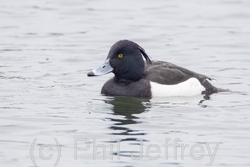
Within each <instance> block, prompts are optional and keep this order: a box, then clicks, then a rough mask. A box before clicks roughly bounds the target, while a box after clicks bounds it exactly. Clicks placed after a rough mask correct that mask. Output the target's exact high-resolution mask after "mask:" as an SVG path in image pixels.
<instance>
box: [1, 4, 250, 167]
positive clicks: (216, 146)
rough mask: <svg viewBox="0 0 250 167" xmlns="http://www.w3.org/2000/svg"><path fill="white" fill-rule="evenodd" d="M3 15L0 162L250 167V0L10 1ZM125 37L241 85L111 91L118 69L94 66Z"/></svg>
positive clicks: (156, 54) (221, 81)
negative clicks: (163, 94) (129, 94)
mask: <svg viewBox="0 0 250 167" xmlns="http://www.w3.org/2000/svg"><path fill="white" fill-rule="evenodd" d="M0 20H1V21H0V98H1V99H0V166H4V167H8V166H15V167H16V166H46V167H49V166H74V167H78V166H93V167H95V166H109V167H110V166H114V167H118V166H119V167H129V166H141V167H144V166H174V167H177V166H178V167H180V166H183V167H187V166H190V167H194V166H199V167H201V166H210V165H212V166H216V167H222V166H223V167H224V166H237V167H238V166H244V167H248V166H250V157H249V156H250V143H249V141H250V121H249V115H250V114H249V111H250V43H249V41H250V1H248V0H217V1H210V0H203V1H201V0H189V1H185V0H178V1H176V0H157V1H149V0H140V1H139V0H138V1H132V0H126V1H115V0H109V1H108V0H95V1H89V0H85V1H84V0H73V1H72V0H71V1H68V0H55V1H49V0H43V1H38V0H36V1H31V0H19V1H14V0H2V1H1V2H0ZM121 39H129V40H133V41H135V42H137V43H138V44H140V45H141V46H142V47H143V48H144V49H145V50H146V52H147V53H148V54H149V55H150V56H151V58H152V59H157V60H164V61H168V62H171V63H174V64H177V65H179V66H183V67H186V68H188V69H190V70H193V71H196V72H199V73H202V74H205V75H208V76H210V77H212V78H214V79H216V82H212V84H214V85H215V86H217V87H220V88H227V89H230V90H232V91H233V92H227V93H219V94H214V95H212V96H210V98H207V99H204V98H203V97H200V96H195V97H185V98H184V97H171V98H170V97H168V98H153V99H140V98H122V97H105V96H102V95H100V90H101V87H102V85H103V84H104V83H105V82H106V81H107V80H108V79H109V78H110V77H112V76H113V74H108V75H105V76H101V77H94V78H89V77H87V72H89V71H90V70H92V69H94V68H96V67H98V66H99V65H101V64H102V63H103V62H104V60H105V59H106V56H107V53H108V50H109V48H110V46H111V45H112V44H113V43H115V42H116V41H118V40H121ZM175 142H176V145H178V144H179V146H176V147H175V146H174V145H175ZM184 147H185V148H184ZM131 154H132V155H131ZM141 154H143V156H142V157H140V155H141ZM134 159H137V160H134Z"/></svg>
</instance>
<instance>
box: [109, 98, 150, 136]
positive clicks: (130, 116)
mask: <svg viewBox="0 0 250 167" xmlns="http://www.w3.org/2000/svg"><path fill="white" fill-rule="evenodd" d="M105 102H106V103H108V104H112V105H113V114H114V115H121V116H123V117H120V118H119V117H118V118H111V121H112V122H114V124H113V125H112V126H111V127H110V129H113V130H115V131H114V133H112V134H113V135H144V133H140V132H138V131H136V130H131V129H129V128H127V127H126V126H123V125H129V124H138V123H140V122H141V121H140V119H139V118H138V117H137V116H136V115H137V114H141V113H143V112H145V111H147V109H148V108H150V106H148V105H147V103H148V102H149V99H143V98H130V97H114V99H112V100H111V99H110V100H106V101H105ZM136 132H138V133H136Z"/></svg>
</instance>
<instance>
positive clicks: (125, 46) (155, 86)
mask: <svg viewBox="0 0 250 167" xmlns="http://www.w3.org/2000/svg"><path fill="white" fill-rule="evenodd" d="M142 56H144V58H145V59H146V61H143V58H142ZM108 72H113V73H114V74H115V76H114V77H113V78H111V79H109V80H108V81H107V82H106V83H105V84H104V85H103V87H102V90H101V93H102V94H104V95H107V96H130V97H163V96H194V95H198V94H212V93H216V92H218V89H217V88H216V87H214V86H213V85H211V84H210V83H209V82H208V80H211V79H210V78H209V77H207V76H205V75H202V74H198V73H195V72H192V71H190V70H188V69H185V68H182V67H179V66H176V65H174V64H171V63H168V62H164V61H151V60H150V59H149V57H148V56H147V54H146V53H145V51H144V49H142V48H141V47H140V46H139V45H138V44H136V43H134V42H132V41H128V40H122V41H118V42H117V43H115V44H114V45H113V46H112V47H111V49H110V52H109V55H108V58H107V60H106V62H105V64H104V65H102V66H101V67H99V68H98V69H96V70H93V71H91V72H89V73H88V76H95V75H102V74H104V73H108Z"/></svg>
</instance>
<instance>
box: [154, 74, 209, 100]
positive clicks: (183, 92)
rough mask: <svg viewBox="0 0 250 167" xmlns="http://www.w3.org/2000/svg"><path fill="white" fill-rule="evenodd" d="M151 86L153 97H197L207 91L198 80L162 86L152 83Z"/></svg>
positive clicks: (191, 79)
mask: <svg viewBox="0 0 250 167" xmlns="http://www.w3.org/2000/svg"><path fill="white" fill-rule="evenodd" d="M150 85H151V92H152V97H166V96H195V95H199V94H201V92H202V91H204V90H205V88H204V87H203V86H202V85H201V84H200V82H199V80H198V79H196V78H190V79H188V80H186V81H185V82H181V83H179V84H176V85H162V84H159V83H156V82H152V81H150Z"/></svg>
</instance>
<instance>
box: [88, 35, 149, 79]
mask: <svg viewBox="0 0 250 167" xmlns="http://www.w3.org/2000/svg"><path fill="white" fill-rule="evenodd" d="M143 57H144V58H145V59H146V62H147V63H151V60H150V58H149V57H148V55H147V54H146V53H145V51H144V49H143V48H142V47H140V46H139V45H138V44H136V43H135V42H132V41H129V40H121V41H118V42H116V43H115V44H114V45H113V46H112V47H111V48H110V50H109V53H108V57H107V59H106V61H105V62H104V64H102V65H101V66H100V67H98V68H97V69H94V70H92V71H90V72H89V73H88V76H99V75H104V74H108V73H110V72H113V73H114V74H115V78H116V79H117V80H120V79H125V80H132V81H136V80H138V79H140V78H141V77H142V76H143V74H144V67H145V63H144V60H143Z"/></svg>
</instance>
